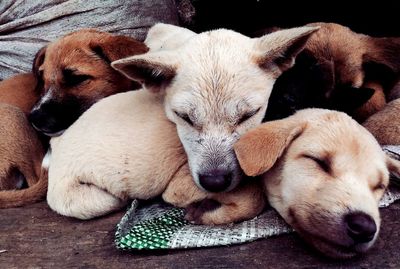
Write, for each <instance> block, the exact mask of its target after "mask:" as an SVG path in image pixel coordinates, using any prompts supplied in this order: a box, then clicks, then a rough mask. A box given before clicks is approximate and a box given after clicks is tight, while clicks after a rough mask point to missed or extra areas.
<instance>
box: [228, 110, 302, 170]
mask: <svg viewBox="0 0 400 269" xmlns="http://www.w3.org/2000/svg"><path fill="white" fill-rule="evenodd" d="M305 127H306V123H305V122H303V123H299V122H298V121H296V120H293V118H292V117H290V118H287V119H283V120H276V121H271V122H267V123H264V124H262V125H260V126H259V127H257V128H254V129H252V130H250V131H249V132H248V133H246V134H244V135H243V136H242V137H241V138H240V139H239V140H238V142H236V143H235V145H234V147H233V148H234V150H235V153H236V156H237V158H238V160H239V164H240V166H241V167H242V169H243V171H244V173H245V174H246V175H248V176H257V175H260V174H263V173H264V172H266V171H268V170H269V169H270V168H271V167H272V166H273V165H274V164H275V162H276V161H277V160H278V158H279V157H280V156H281V155H282V153H283V152H284V151H285V149H286V148H287V147H288V146H289V144H290V143H291V142H292V141H293V140H294V139H295V138H296V137H298V136H299V135H300V134H301V133H302V132H303V130H304V129H305Z"/></svg>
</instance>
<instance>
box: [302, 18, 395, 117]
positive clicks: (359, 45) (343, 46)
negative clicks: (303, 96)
mask: <svg viewBox="0 0 400 269" xmlns="http://www.w3.org/2000/svg"><path fill="white" fill-rule="evenodd" d="M309 25H310V26H317V25H318V26H321V29H320V30H319V31H318V32H317V33H316V34H314V35H313V36H312V37H311V38H310V39H309V41H308V42H307V45H306V48H305V51H309V52H311V53H312V54H313V55H314V56H315V57H316V58H317V59H318V60H319V61H322V60H324V61H332V62H333V63H334V65H335V66H334V69H335V80H336V84H339V85H351V86H353V87H355V88H372V89H374V90H375V91H376V93H375V94H374V95H373V96H372V98H371V99H370V100H369V101H368V102H367V103H366V104H365V105H363V106H362V107H361V108H360V109H358V110H356V111H355V112H354V114H353V116H354V117H355V118H356V119H359V121H362V120H365V119H366V118H368V117H369V116H370V115H372V114H374V113H375V112H377V111H379V110H380V109H382V108H383V107H384V105H385V104H386V100H385V98H384V97H385V95H384V93H383V92H384V91H385V92H386V93H387V92H389V91H390V89H391V88H392V87H393V83H394V82H395V81H396V80H397V79H398V78H399V75H400V74H399V73H400V57H399V56H398V55H399V53H400V38H374V37H370V36H367V35H363V34H358V33H355V32H353V31H351V30H350V29H349V28H347V27H344V26H342V25H339V24H334V23H312V24H309ZM371 65H372V69H371V68H370V66H371ZM382 69H383V70H382ZM377 73H379V74H378V75H377ZM327 94H328V95H329V94H330V93H329V92H328V93H327Z"/></svg>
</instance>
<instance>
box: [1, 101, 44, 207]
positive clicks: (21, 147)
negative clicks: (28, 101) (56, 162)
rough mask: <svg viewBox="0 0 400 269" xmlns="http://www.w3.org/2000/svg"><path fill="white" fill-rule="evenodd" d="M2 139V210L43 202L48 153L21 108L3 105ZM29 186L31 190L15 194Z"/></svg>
mask: <svg viewBox="0 0 400 269" xmlns="http://www.w3.org/2000/svg"><path fill="white" fill-rule="evenodd" d="M0 136H1V138H2V139H1V140H0V190H2V191H0V208H6V207H15V206H21V205H25V204H28V203H33V202H36V201H39V200H40V199H42V198H43V197H44V196H45V193H46V187H47V176H46V175H45V174H43V173H42V171H41V163H42V159H43V156H44V151H45V150H44V148H43V146H42V143H41V142H40V140H39V138H38V136H37V134H36V132H35V130H34V129H33V128H32V126H31V125H30V124H29V122H28V120H27V119H26V116H25V114H24V113H23V112H22V111H21V110H20V109H19V108H17V107H14V106H11V105H8V104H4V103H0ZM43 172H44V173H45V171H43ZM25 183H26V184H27V186H26V187H29V188H27V189H23V190H14V191H12V190H13V189H20V188H21V187H23V186H24V184H25ZM5 190H10V191H5Z"/></svg>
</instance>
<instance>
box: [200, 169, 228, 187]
mask: <svg viewBox="0 0 400 269" xmlns="http://www.w3.org/2000/svg"><path fill="white" fill-rule="evenodd" d="M199 181H200V185H201V186H202V187H203V188H204V189H205V190H207V191H209V192H222V191H225V190H226V189H228V187H229V186H230V185H231V182H232V173H231V172H229V171H224V170H213V171H210V172H209V173H205V174H200V175H199Z"/></svg>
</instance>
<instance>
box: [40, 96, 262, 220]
mask: <svg viewBox="0 0 400 269" xmlns="http://www.w3.org/2000/svg"><path fill="white" fill-rule="evenodd" d="M51 148H52V155H51V160H50V167H49V173H48V175H49V188H48V193H47V202H48V204H49V206H50V207H51V208H52V209H53V210H55V211H56V212H58V213H59V214H62V215H65V216H70V217H75V218H79V219H90V218H94V217H97V216H102V215H105V214H107V213H110V212H112V211H114V210H117V209H119V208H121V207H122V206H124V205H126V203H127V202H128V201H129V199H133V198H137V199H149V198H153V197H155V196H158V195H160V194H162V193H163V192H164V191H165V190H166V189H167V191H166V193H165V195H164V196H163V197H164V200H166V201H167V202H169V203H172V204H174V205H176V206H181V207H189V212H188V215H187V218H188V219H190V220H192V221H194V222H198V223H204V224H221V223H229V222H232V221H238V220H242V219H247V218H250V217H254V216H256V215H257V214H258V213H260V212H261V210H262V209H263V206H264V199H263V194H262V191H261V188H257V187H256V186H255V185H250V186H246V187H243V188H240V189H239V190H236V191H232V192H231V193H232V194H234V195H233V196H228V197H225V196H224V195H222V196H221V197H216V198H215V199H214V200H206V201H203V200H205V199H206V198H213V197H214V195H215V196H217V194H208V193H206V192H204V191H201V190H200V189H199V188H198V187H196V185H195V183H194V181H193V179H192V176H191V174H190V170H189V167H188V163H187V158H186V154H185V152H184V149H183V147H182V144H181V143H180V141H179V138H178V135H177V131H176V127H175V125H174V124H173V123H172V122H170V121H169V120H168V119H167V117H166V116H165V113H164V110H163V98H162V96H158V95H154V94H152V93H150V92H148V91H146V90H138V91H133V92H127V93H120V94H116V95H113V96H110V97H107V98H105V99H103V100H101V101H99V102H98V103H96V104H94V105H93V106H92V107H91V108H90V109H89V110H87V111H86V112H85V113H84V114H83V115H82V116H81V117H80V118H79V120H78V121H76V122H75V123H74V124H73V125H71V127H70V128H68V129H67V130H66V131H65V133H64V134H63V135H62V136H60V137H54V138H52V139H51ZM170 183H171V184H170ZM169 184H170V186H169ZM241 195H244V196H245V197H248V198H246V199H241V200H242V201H243V202H240V203H238V202H236V200H235V198H236V197H240V196H241ZM200 201H202V202H200ZM215 201H217V202H219V203H221V204H222V203H224V204H227V205H228V206H226V207H221V208H218V209H217V210H216V211H214V212H210V213H209V214H206V215H205V216H200V215H202V214H201V212H202V210H203V211H204V208H207V209H209V210H210V209H211V208H210V207H213V206H214V207H215V204H216V202H215ZM195 202H199V203H195ZM192 204H193V205H192Z"/></svg>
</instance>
